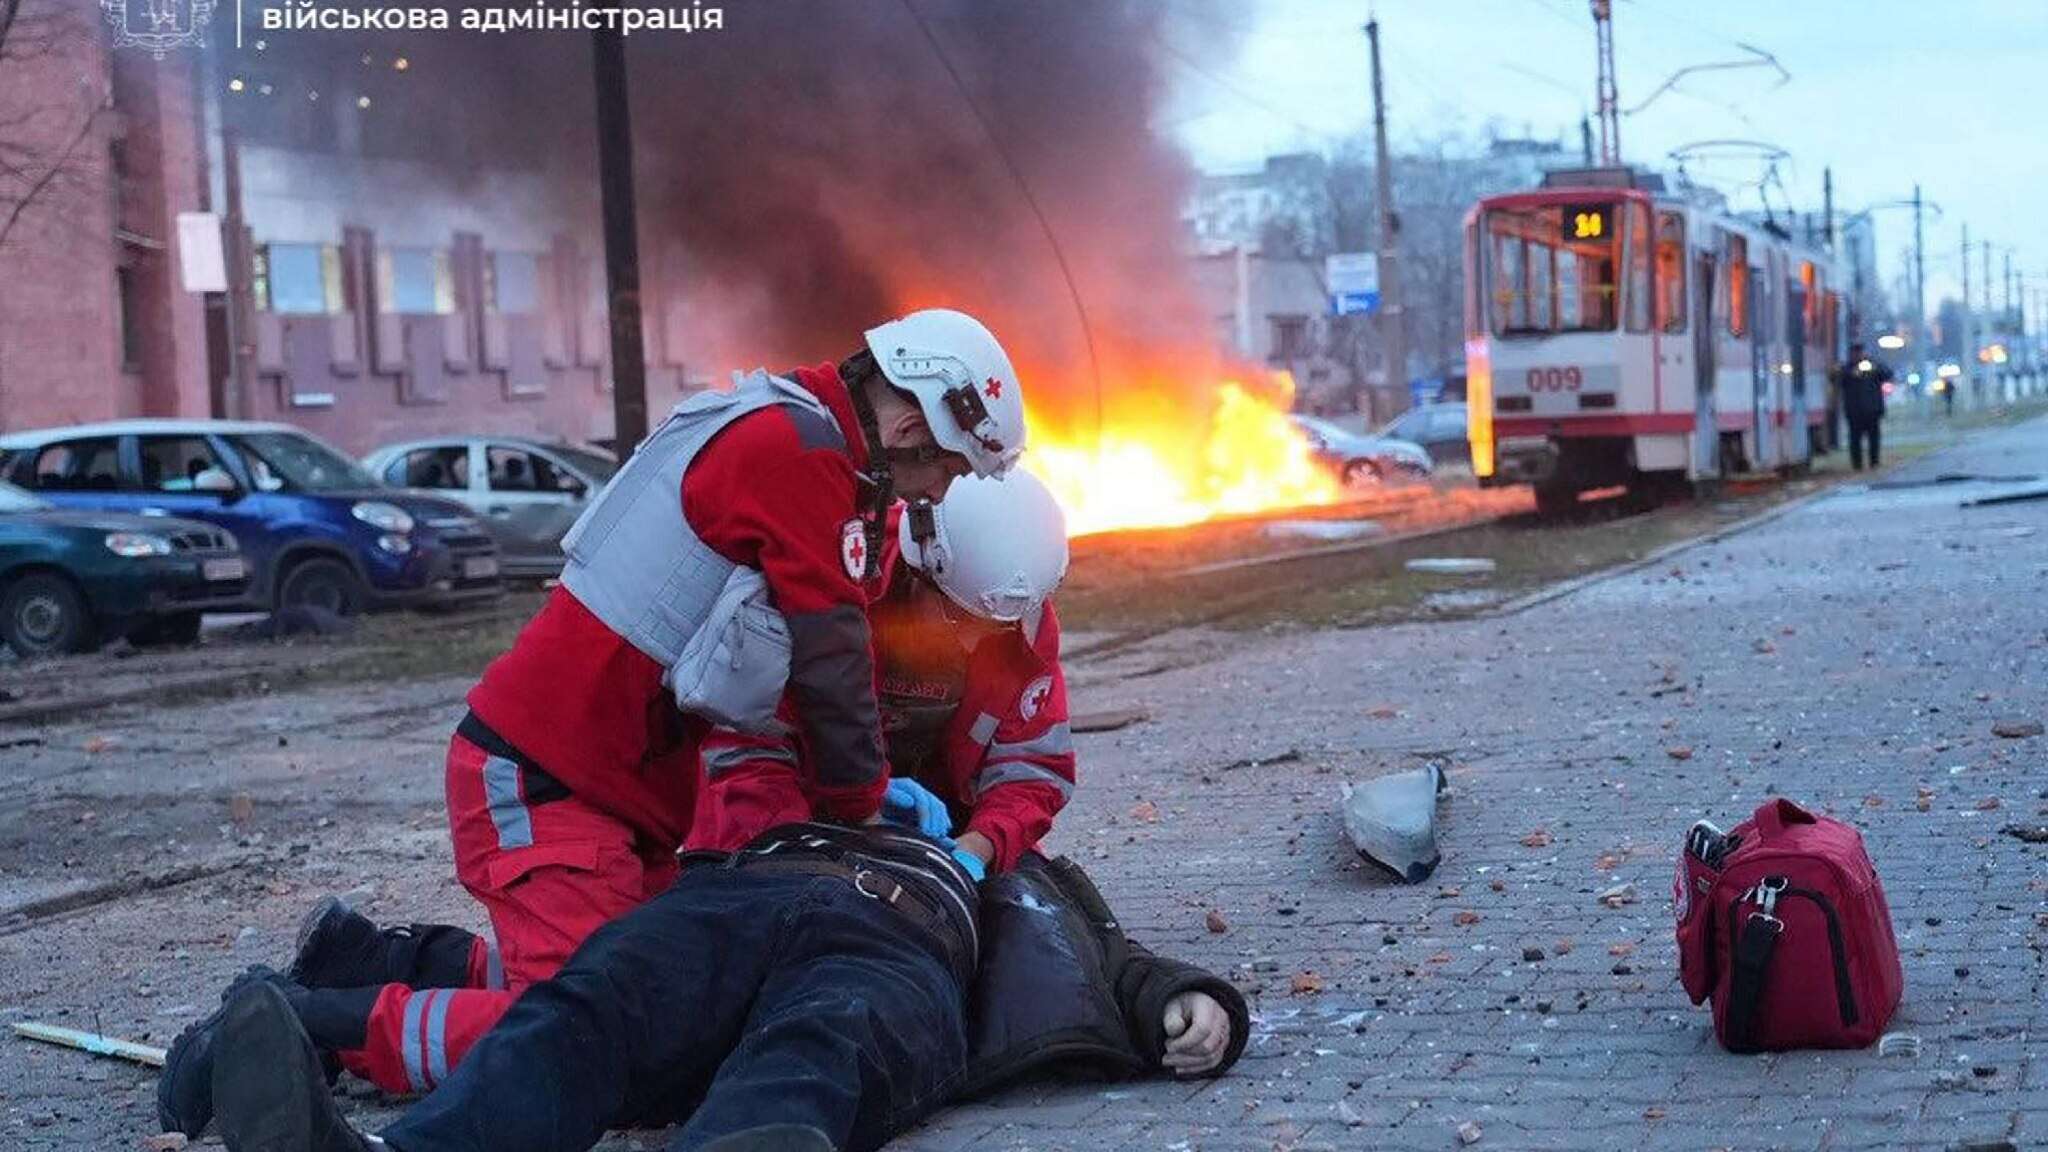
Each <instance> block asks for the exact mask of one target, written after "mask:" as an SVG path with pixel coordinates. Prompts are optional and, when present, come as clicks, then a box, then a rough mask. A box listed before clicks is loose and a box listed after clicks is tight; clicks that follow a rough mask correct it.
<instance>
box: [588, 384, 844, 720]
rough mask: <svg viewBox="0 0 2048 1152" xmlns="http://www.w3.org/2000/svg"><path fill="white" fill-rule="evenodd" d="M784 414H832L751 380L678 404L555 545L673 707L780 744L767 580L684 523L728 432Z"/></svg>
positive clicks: (773, 619) (779, 623)
mask: <svg viewBox="0 0 2048 1152" xmlns="http://www.w3.org/2000/svg"><path fill="white" fill-rule="evenodd" d="M777 404H787V405H791V406H793V407H797V408H802V409H805V410H807V411H809V412H811V413H814V414H816V415H820V416H823V417H824V418H825V419H826V420H828V421H831V422H832V423H833V425H834V426H835V427H836V426H837V421H836V420H833V419H832V413H831V411H830V409H828V408H826V407H825V405H824V403H823V402H822V401H820V400H819V399H818V398H817V397H815V396H813V395H811V394H810V393H809V392H807V391H805V390H804V389H803V388H802V387H800V386H798V385H797V384H795V383H792V382H791V381H788V380H784V379H782V378H780V377H777V376H770V375H769V374H768V373H766V372H764V371H760V370H756V371H755V372H753V373H752V374H751V375H748V376H745V377H741V378H740V379H739V380H738V381H737V383H736V386H735V387H734V388H733V390H732V391H730V392H702V393H699V394H697V395H695V396H692V397H690V398H689V399H688V400H685V401H683V402H682V403H681V404H678V405H676V407H675V409H674V410H673V411H671V412H670V413H669V416H668V419H666V420H664V421H662V423H661V425H660V427H658V428H656V429H655V430H654V431H653V433H651V434H650V435H649V436H648V437H647V439H646V440H644V441H642V442H641V444H640V447H639V448H638V450H636V451H635V452H634V453H633V455H632V457H631V458H629V459H628V460H627V461H626V463H625V466H624V467H622V468H620V469H619V471H618V473H617V474H616V475H614V476H613V477H612V478H611V481H610V482H609V483H607V484H606V485H605V486H604V489H603V490H602V491H600V492H599V493H598V495H597V498H596V499H595V500H592V501H591V502H590V507H588V508H586V509H584V511H583V514H582V515H581V516H579V517H577V518H576V523H575V524H574V525H573V526H572V527H571V528H570V529H569V531H568V534H567V535H565V536H563V537H562V551H563V553H564V554H565V556H566V558H567V563H566V564H565V566H564V567H563V569H562V584H563V586H564V587H566V588H568V590H569V591H570V592H571V593H572V594H573V595H574V596H575V597H576V599H577V600H578V601H580V602H581V603H582V604H583V606H584V607H585V608H587V609H589V610H590V612H591V613H592V614H593V615H595V616H596V617H597V618H598V619H599V620H602V621H604V623H605V626H606V627H608V628H610V629H611V630H612V631H614V632H616V633H618V634H619V635H620V636H621V637H623V638H624V639H625V640H626V642H627V643H629V644H631V645H632V646H633V647H635V648H637V649H639V650H640V651H641V652H644V653H646V654H647V656H648V657H649V658H650V659H652V660H654V661H655V662H656V663H658V664H660V665H661V667H662V668H663V669H664V670H665V671H664V672H663V675H662V683H663V684H664V685H666V686H667V687H668V688H669V689H670V690H671V691H673V692H674V693H675V697H676V703H677V705H678V706H679V707H681V708H682V709H683V710H684V711H686V712H693V713H696V714H698V715H701V716H704V717H706V718H708V719H710V720H711V721H712V722H713V723H716V724H721V725H724V726H726V727H729V728H733V729H736V730H739V731H742V732H755V733H764V732H765V733H779V732H780V731H781V730H782V727H781V725H780V724H779V723H778V722H777V721H776V719H775V709H776V706H777V704H778V703H779V702H780V701H781V699H782V692H783V688H784V686H785V685H786V684H787V682H788V679H789V656H790V640H789V626H788V624H787V623H786V622H785V621H784V620H783V618H782V616H781V614H780V613H779V612H777V611H776V610H775V608H774V606H773V605H772V604H771V603H770V602H769V598H768V585H767V581H766V580H764V579H763V578H762V576H761V573H760V572H759V571H758V570H756V569H753V568H748V567H745V566H742V565H738V564H734V563H733V562H732V561H730V560H727V559H726V558H725V557H723V556H721V555H719V554H718V553H717V551H715V550H714V549H713V548H712V547H711V546H710V545H708V544H706V543H704V541H703V540H702V539H700V538H699V537H698V535H697V533H696V531H695V530H694V529H692V528H691V527H690V523H689V521H688V520H687V519H685V518H684V516H683V510H682V491H683V474H684V473H685V472H686V471H687V470H688V469H689V467H690V463H691V462H692V461H693V460H695V459H696V458H697V453H699V452H701V451H703V449H704V446H705V445H706V444H708V443H710V441H711V438H712V437H713V436H716V435H717V434H718V433H719V432H720V431H722V430H723V429H724V428H725V427H726V426H727V425H729V424H731V423H732V422H733V421H735V420H738V419H739V418H741V417H742V416H746V415H749V414H751V413H754V412H758V411H760V410H761V409H763V408H768V407H771V406H773V405H777Z"/></svg>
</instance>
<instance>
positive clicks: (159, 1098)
mask: <svg viewBox="0 0 2048 1152" xmlns="http://www.w3.org/2000/svg"><path fill="white" fill-rule="evenodd" d="M281 979H283V977H281V976H279V975H278V974H277V973H276V972H274V971H272V970H271V969H269V968H265V967H262V966H261V965H259V966H257V967H254V968H251V969H249V970H248V971H246V972H243V973H242V974H241V975H240V976H237V977H235V979H234V981H233V982H232V983H230V984H229V985H228V990H227V991H225V992H223V993H221V997H220V1003H221V1006H220V1007H218V1008H216V1009H214V1010H213V1012H212V1013H211V1014H210V1015H208V1016H207V1017H206V1018H205V1019H203V1020H200V1021H198V1022H196V1023H193V1024H191V1025H188V1026H187V1027H186V1028H185V1030H184V1031H182V1032H180V1033H178V1038H177V1039H175V1040H173V1041H171V1047H170V1049H169V1050H168V1051H167V1052H165V1053H164V1068H163V1071H162V1072H159V1073H158V1074H157V1078H156V1121H157V1124H159V1125H160V1126H161V1127H162V1128H163V1130H164V1131H166V1132H182V1133H184V1134H185V1135H186V1136H187V1137H189V1138H191V1139H194V1140H197V1139H198V1138H199V1134H200V1133H201V1132H204V1131H205V1130H206V1122H207V1121H209V1120H211V1119H213V1051H214V1045H215V1041H216V1040H217V1039H218V1037H219V1033H220V1023H221V1020H222V1019H223V1018H224V1017H225V1016H226V1015H227V1011H228V1008H227V1004H228V1000H229V999H230V998H231V997H233V996H234V994H235V993H236V992H238V991H240V990H241V989H242V988H243V987H244V986H245V985H248V984H250V983H252V982H268V981H272V980H281Z"/></svg>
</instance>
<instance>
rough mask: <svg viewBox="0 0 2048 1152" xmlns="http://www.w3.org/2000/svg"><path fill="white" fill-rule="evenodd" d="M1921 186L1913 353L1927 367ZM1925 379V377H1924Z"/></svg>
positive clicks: (1916, 212)
mask: <svg viewBox="0 0 2048 1152" xmlns="http://www.w3.org/2000/svg"><path fill="white" fill-rule="evenodd" d="M1921 207H1922V204H1921V201H1920V186H1919V185H1918V184H1915V185H1913V351H1914V352H1915V354H1917V355H1918V356H1919V357H1920V366H1921V368H1922V369H1925V368H1926V367H1927V362H1928V356H1927V354H1928V352H1929V351H1930V349H1929V348H1928V347H1927V245H1926V243H1925V241H1924V239H1923V237H1922V235H1921V231H1920V211H1921ZM1922 379H1925V377H1922Z"/></svg>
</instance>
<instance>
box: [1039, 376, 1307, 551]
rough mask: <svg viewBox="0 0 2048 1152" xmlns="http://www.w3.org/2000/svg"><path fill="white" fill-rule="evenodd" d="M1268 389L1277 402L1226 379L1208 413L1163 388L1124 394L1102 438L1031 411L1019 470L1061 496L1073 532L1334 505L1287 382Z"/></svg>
mask: <svg viewBox="0 0 2048 1152" xmlns="http://www.w3.org/2000/svg"><path fill="white" fill-rule="evenodd" d="M1273 383H1274V389H1273V390H1274V391H1275V392H1276V393H1277V396H1275V397H1263V396H1259V395H1256V394H1254V393H1253V392H1252V391H1251V390H1250V389H1247V388H1246V387H1245V386H1244V385H1242V384H1240V383H1238V382H1237V381H1233V380H1225V381H1223V382H1221V383H1220V384H1218V385H1217V386H1216V388H1215V392H1214V403H1213V406H1212V407H1211V409H1210V410H1209V411H1208V412H1207V413H1203V412H1200V411H1190V410H1189V408H1188V405H1187V401H1186V399H1185V398H1184V397H1181V396H1174V395H1169V394H1168V392H1167V391H1166V390H1163V389H1162V390H1156V391H1142V392H1140V393H1138V394H1137V395H1136V396H1135V397H1132V396H1128V395H1126V396H1123V397H1120V398H1119V399H1118V401H1117V403H1116V407H1115V410H1114V411H1111V412H1109V413H1108V414H1107V415H1106V418H1105V420H1104V424H1103V428H1102V430H1101V435H1100V437H1099V440H1098V437H1097V435H1096V433H1095V429H1093V428H1092V427H1085V426H1084V427H1083V428H1080V429H1068V428H1058V427H1054V426H1052V425H1051V424H1050V423H1049V422H1047V421H1045V420H1043V419H1040V414H1039V413H1038V412H1036V411H1032V412H1029V413H1027V416H1028V418H1029V424H1030V448H1029V449H1027V450H1026V452H1025V455H1024V466H1025V467H1027V468H1029V469H1030V470H1031V471H1032V473H1033V474H1034V475H1036V476H1038V477H1039V478H1040V479H1041V480H1044V481H1045V483H1046V486H1047V487H1049V488H1051V489H1052V491H1053V495H1054V496H1056V497H1057V498H1058V499H1059V502H1060V505H1061V507H1063V508H1064V509H1065V510H1066V513H1067V532H1068V535H1070V536H1084V535H1087V534H1090V533H1094V532H1106V531H1111V530H1114V529H1119V528H1168V527H1177V526H1180V525H1184V524H1197V523H1200V522H1202V521H1204V520H1210V519H1213V518H1215V517H1218V516H1231V515H1243V514H1246V513H1252V512H1261V511H1267V510H1272V509H1280V508H1298V507H1303V506H1307V505H1316V504H1332V503H1335V502H1336V501H1338V500H1339V499H1340V498H1341V497H1342V485H1341V484H1340V483H1339V482H1338V480H1337V478H1336V477H1335V476H1334V475H1332V474H1331V473H1330V471H1329V470H1328V469H1326V468H1325V467H1323V466H1322V465H1321V464H1319V463H1318V462H1317V460H1316V459H1315V456H1314V454H1313V453H1312V452H1311V451H1310V448H1309V444H1308V440H1307V439H1306V438H1305V437H1304V436H1303V434H1302V431H1301V429H1300V428H1299V427H1297V426H1296V425H1295V423H1294V422H1293V421H1292V420H1290V419H1288V415H1287V413H1288V408H1289V406H1290V404H1291V403H1292V399H1293V395H1294V380H1293V378H1292V377H1291V376H1289V375H1288V374H1287V373H1285V372H1279V373H1275V374H1274V380H1273ZM1179 391H1184V390H1179Z"/></svg>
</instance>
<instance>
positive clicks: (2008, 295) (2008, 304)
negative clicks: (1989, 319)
mask: <svg viewBox="0 0 2048 1152" xmlns="http://www.w3.org/2000/svg"><path fill="white" fill-rule="evenodd" d="M1998 312H1999V315H2000V317H2001V319H2000V320H1999V323H2001V324H2003V325H2005V326H2006V327H2011V326H2012V249H2010V248H2007V249H2006V250H2005V298H2004V299H2003V300H2002V301H2000V306H1999V309H1998Z"/></svg>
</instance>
